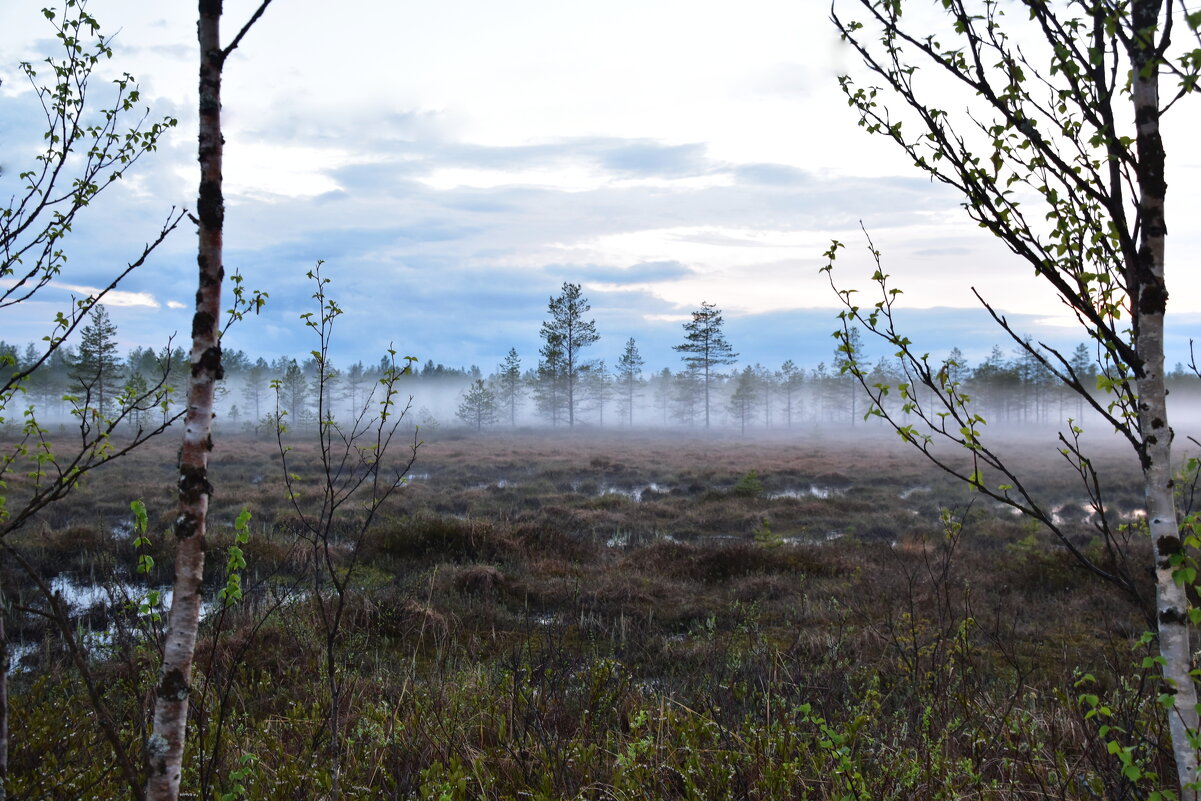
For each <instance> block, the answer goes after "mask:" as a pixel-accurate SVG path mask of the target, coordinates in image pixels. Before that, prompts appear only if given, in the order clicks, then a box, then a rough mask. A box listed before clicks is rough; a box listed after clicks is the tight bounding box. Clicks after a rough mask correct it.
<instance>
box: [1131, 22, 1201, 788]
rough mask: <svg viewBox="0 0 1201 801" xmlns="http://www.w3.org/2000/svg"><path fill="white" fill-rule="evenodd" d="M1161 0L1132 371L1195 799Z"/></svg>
mask: <svg viewBox="0 0 1201 801" xmlns="http://www.w3.org/2000/svg"><path fill="white" fill-rule="evenodd" d="M1159 12H1160V2H1159V0H1137V1H1136V2H1135V3H1134V5H1133V7H1132V14H1131V16H1132V21H1133V26H1132V28H1133V31H1132V33H1133V35H1134V36H1135V37H1140V36H1146V37H1147V39H1148V40H1147V41H1146V42H1143V43H1139V42H1136V43H1135V44H1134V46H1133V47H1132V48H1131V62H1132V65H1133V68H1134V69H1133V73H1134V75H1133V85H1132V97H1133V100H1134V118H1135V126H1136V130H1137V146H1138V183H1139V212H1140V215H1139V216H1140V222H1141V238H1140V241H1139V252H1138V258H1137V259H1136V261H1135V263H1134V264H1133V265H1132V270H1131V271H1132V275H1131V276H1130V277H1129V287H1130V290H1131V295H1132V296H1131V298H1130V300H1131V303H1132V304H1133V305H1134V307H1135V308H1134V319H1135V321H1136V322H1135V332H1134V334H1135V349H1136V351H1137V353H1138V355H1139V357H1140V358H1141V359H1142V364H1141V365H1139V369H1137V370H1136V371H1135V375H1136V376H1137V378H1136V381H1137V390H1138V425H1139V431H1140V434H1141V435H1142V441H1143V452H1142V453H1141V454H1140V456H1141V457H1142V460H1143V464H1142V468H1143V491H1144V494H1145V497H1146V502H1147V523H1148V527H1149V529H1150V534H1151V542H1152V544H1153V546H1154V549H1155V583H1156V619H1157V621H1158V627H1159V653H1160V656H1161V657H1162V658H1163V678H1164V683H1165V685H1166V686H1165V688H1164V692H1166V693H1167V694H1168V695H1169V696H1170V697H1171V699H1172V706H1171V708H1170V709H1169V710H1168V717H1169V723H1170V728H1171V734H1172V751H1173V753H1174V755H1175V757H1176V772H1177V778H1178V779H1179V782H1180V797H1181V799H1182V801H1197V798H1198V794H1197V791H1196V790H1188V789H1185V788H1186V787H1187V786H1188V785H1190V784H1192V783H1194V782H1196V781H1197V779H1198V776H1197V749H1196V748H1194V747H1193V746H1192V744H1191V742H1190V736H1195V735H1196V733H1197V729H1198V715H1197V688H1196V684H1195V683H1194V680H1193V677H1192V676H1190V675H1189V670H1190V668H1191V664H1192V648H1191V647H1190V643H1189V625H1188V609H1189V601H1188V597H1187V595H1186V588H1185V586H1184V585H1183V583H1177V582H1176V581H1175V580H1174V576H1173V574H1174V572H1175V570H1174V567H1175V566H1174V565H1173V564H1172V559H1173V557H1174V556H1176V555H1178V554H1180V553H1181V552H1182V551H1183V542H1182V540H1181V537H1180V527H1179V522H1178V521H1177V519H1176V502H1175V498H1174V497H1173V492H1172V429H1171V428H1170V427H1169V425H1168V412H1167V403H1166V400H1167V393H1166V391H1165V389H1164V375H1163V363H1164V339H1163V324H1164V313H1165V311H1166V308H1167V299H1168V293H1167V288H1166V284H1165V282H1164V263H1165V248H1164V246H1165V239H1166V236H1167V228H1166V226H1165V224H1164V199H1165V196H1166V194H1167V182H1166V181H1165V178H1164V165H1165V162H1166V158H1165V154H1164V148H1163V139H1162V138H1161V136H1160V130H1159V118H1160V111H1159V64H1158V59H1159V56H1158V55H1157V54H1155V53H1154V48H1155V47H1156V46H1157V45H1159V44H1160V43H1161V42H1160V37H1159V36H1155V35H1154V34H1153V32H1154V31H1155V26H1156V23H1157V22H1158V19H1159Z"/></svg>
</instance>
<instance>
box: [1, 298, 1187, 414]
mask: <svg viewBox="0 0 1201 801" xmlns="http://www.w3.org/2000/svg"><path fill="white" fill-rule="evenodd" d="M94 322H95V321H94ZM103 324H104V325H105V326H107V328H106V329H105V330H102V331H100V332H99V333H101V334H102V336H100V337H99V338H97V337H96V336H95V335H96V334H97V333H98V332H97V330H95V329H94V330H92V331H90V332H87V331H85V337H84V342H83V343H82V344H80V345H78V346H73V347H65V348H61V349H59V350H56V351H55V352H54V353H52V354H51V357H50V358H49V359H48V360H47V361H46V362H45V363H44V364H42V365H41V366H40V367H38V369H37V370H35V371H33V373H32V374H31V375H30V376H29V378H28V379H27V380H26V382H25V384H24V387H25V398H26V400H27V401H28V404H29V405H30V406H33V407H34V408H35V409H36V410H37V412H38V415H39V417H42V418H45V419H63V418H68V417H69V416H70V415H71V413H72V412H73V411H75V412H77V410H78V408H79V407H80V405H81V404H80V396H81V394H87V396H88V397H89V398H90V400H89V401H88V403H89V404H90V405H92V406H95V407H100V408H106V409H108V410H111V407H112V406H114V405H119V404H120V403H121V402H122V399H123V398H125V397H133V396H134V394H136V393H131V392H129V389H130V388H131V387H132V388H133V389H135V390H136V389H137V388H138V387H143V386H145V385H146V384H147V383H153V382H155V381H157V380H158V379H159V377H160V376H161V375H162V374H163V373H164V372H165V371H166V372H168V374H169V378H168V380H167V382H166V387H167V390H166V392H165V393H164V395H163V402H162V403H160V404H158V405H157V406H155V407H154V408H148V409H143V410H138V411H137V413H135V414H133V415H131V416H130V417H129V421H130V424H131V425H132V426H137V425H139V424H141V423H142V422H143V421H144V420H145V415H150V414H154V415H158V414H162V415H164V416H165V415H169V414H171V413H173V411H175V410H177V409H178V408H179V405H180V404H181V403H182V387H183V386H184V378H185V377H186V375H187V371H188V369H189V368H188V357H187V354H186V353H185V352H184V351H183V349H182V348H178V347H176V348H171V349H169V350H161V351H155V350H153V349H150V348H140V347H139V348H134V349H133V350H131V351H129V352H128V353H127V354H126V355H125V357H124V358H120V357H119V356H118V355H117V354H116V347H115V345H114V344H113V343H114V342H115V336H116V330H115V328H114V327H112V325H111V323H108V322H107V318H105V319H104V320H103ZM40 355H41V349H39V348H37V347H36V346H35V345H34V344H33V343H30V344H28V345H26V346H25V347H18V346H16V345H11V344H8V343H5V342H2V341H0V375H2V374H3V373H5V372H8V373H11V372H12V371H16V370H21V369H24V368H25V367H27V366H29V364H30V363H31V360H35V359H37V358H39V357H40ZM681 361H682V362H683V364H682V365H681V367H680V368H679V369H677V370H674V371H673V370H672V369H671V368H668V367H664V368H662V369H660V370H658V371H645V370H644V369H643V360H642V358H641V356H640V354H639V353H638V350H637V344H636V342H635V341H634V340H633V339H630V340H628V341H627V343H626V349H625V352H624V353H623V355H622V358H621V359H620V360H619V363H618V365H617V367H616V368H612V367H610V366H609V365H607V364H606V363H605V362H604V361H587V362H581V363H579V364H578V365H575V368H576V371H577V372H576V381H575V384H574V386H573V387H572V391H571V394H570V398H569V397H568V393H567V392H566V391H565V389H564V386H565V384H564V382H565V378H564V375H563V374H562V371H559V370H555V369H550V368H548V365H547V360H546V359H545V358H543V359H540V360H539V361H538V362H537V363H536V364H535V365H533V366H529V367H526V366H525V365H524V364H523V360H522V357H521V355H520V354H519V353H518V352H517V350H516V349H511V350H510V351H509V354H508V356H507V358H506V359H505V361H504V362H503V363H501V364H500V365H497V367H496V369H495V370H493V371H492V372H490V373H487V374H485V373H484V371H482V370H481V369H480V368H479V367H477V366H474V365H472V366H470V367H467V368H463V367H450V366H447V365H444V364H440V363H435V362H434V361H433V360H428V361H426V362H424V364H420V365H418V364H414V366H413V367H412V368H411V371H412V372H411V376H409V377H407V378H405V379H404V381H405V382H406V384H407V386H406V387H405V390H406V391H407V392H408V394H410V395H412V396H413V398H414V402H413V412H412V413H413V417H414V421H415V422H417V423H420V424H422V425H425V426H430V425H434V424H438V425H451V424H463V425H468V426H471V427H472V428H485V427H492V426H526V425H538V424H544V425H550V426H565V425H567V424H568V420H569V417H568V413H569V407H568V403H569V402H570V403H571V404H572V406H571V409H570V413H571V417H570V420H571V422H572V423H573V424H576V425H584V426H590V427H600V426H603V427H614V426H684V427H687V426H704V425H705V418H706V415H705V406H706V392H705V380H704V376H703V374H702V371H701V369H700V368H699V367H698V366H697V364H696V359H695V358H691V361H690V357H689V355H688V354H687V353H685V355H684V356H683V357H682V358H681ZM1070 361H1071V364H1072V366H1073V369H1074V370H1075V371H1076V373H1077V375H1078V376H1080V377H1081V379H1082V382H1083V383H1085V384H1088V385H1092V384H1095V383H1096V374H1097V368H1096V364H1095V362H1094V361H1093V359H1092V357H1091V354H1090V353H1089V351H1088V349H1087V347H1086V346H1084V345H1080V346H1079V347H1078V348H1077V349H1076V351H1075V352H1074V353H1073V354H1072V358H1071V360H1070ZM223 363H224V366H225V377H226V380H225V381H224V382H223V383H222V384H220V385H219V389H218V396H219V397H218V410H219V416H220V422H221V424H222V425H223V426H228V425H229V424H231V423H232V424H233V425H234V426H236V427H238V428H240V429H246V430H258V431H260V432H261V433H268V432H270V431H273V430H274V423H275V419H276V418H275V415H276V412H277V410H278V411H279V412H282V413H284V414H285V415H286V419H287V423H288V425H290V426H292V427H298V426H299V427H306V426H313V425H315V424H316V422H317V419H318V408H319V406H318V400H319V398H318V390H317V387H318V385H319V383H318V380H317V379H318V363H317V361H316V360H315V359H314V358H312V357H311V356H310V357H306V358H303V359H296V358H291V357H281V358H277V359H274V360H271V361H268V360H266V359H264V358H262V357H254V356H253V355H251V354H247V353H246V352H244V351H241V350H227V351H225V352H224V354H223ZM845 365H846V361H845V356H844V355H843V354H841V353H839V352H837V351H836V352H834V353H833V354H832V357H831V360H830V361H829V362H828V363H827V362H821V363H819V364H817V365H816V366H813V367H808V368H807V367H802V366H799V365H797V364H796V363H794V362H793V361H791V360H788V361H785V362H784V363H783V364H781V365H780V366H779V367H776V368H773V367H769V366H766V365H763V364H758V363H756V364H751V365H749V366H745V367H742V368H740V369H731V370H729V371H728V372H722V371H720V370H716V369H711V370H710V371H709V401H708V406H709V411H710V420H711V423H712V424H713V425H726V426H734V427H738V428H741V429H743V430H746V429H750V428H773V429H785V428H796V427H802V426H814V425H839V426H862V425H864V424H865V421H864V416H865V413H866V412H867V407H866V405H865V404H866V401H865V398H864V395H863V391H862V389H861V388H860V387H859V386H858V384H857V382H856V381H855V379H854V378H853V377H852V376H851V375H850V374H848V373H847V372H844V370H843V367H844V366H845ZM388 366H389V365H388V363H387V360H386V359H385V360H381V361H380V362H379V363H364V362H362V361H357V362H355V363H353V364H350V365H347V366H345V367H342V366H337V365H329V367H328V369H329V370H330V376H329V377H328V378H327V381H326V396H325V398H324V399H322V400H323V404H322V408H324V409H325V410H326V413H327V414H332V415H333V416H334V417H335V418H338V419H346V418H348V417H350V416H351V415H352V414H353V413H354V412H355V410H357V409H361V408H362V407H363V405H364V404H365V403H368V402H369V398H370V395H371V393H372V390H373V389H374V388H375V387H376V386H377V385H378V382H379V379H380V377H381V376H382V375H383V373H384V371H386V370H387V369H388ZM932 369H935V370H938V373H937V380H939V381H946V382H952V381H953V382H957V383H958V384H959V385H960V387H961V390H962V391H964V392H966V393H967V394H968V395H969V396H971V398H972V400H973V402H974V404H975V409H976V411H977V412H978V413H979V414H981V415H982V416H984V417H985V418H986V419H987V420H988V421H989V422H990V423H1008V424H1022V423H1038V424H1052V423H1059V422H1061V421H1062V420H1064V419H1066V418H1068V417H1074V418H1077V419H1080V418H1081V417H1082V416H1083V414H1084V405H1083V402H1082V401H1081V400H1080V399H1079V398H1078V397H1076V396H1074V395H1073V394H1072V393H1071V392H1070V391H1069V390H1067V389H1065V388H1064V387H1063V386H1062V385H1061V384H1060V383H1059V382H1058V381H1057V380H1056V379H1055V377H1054V376H1053V375H1052V374H1051V373H1050V372H1049V371H1048V370H1047V369H1046V368H1044V367H1043V366H1042V365H1040V364H1039V363H1038V362H1037V361H1036V360H1034V359H1033V358H1031V357H1030V356H1029V354H1026V353H1024V352H1017V353H1015V354H1014V355H1006V353H1005V352H1004V351H1003V350H1002V349H1001V348H1000V347H994V348H993V349H992V352H991V353H990V354H989V356H988V357H987V358H986V359H984V360H983V361H981V362H980V363H979V364H976V365H972V364H970V363H969V362H968V361H967V359H966V358H964V356H963V354H962V353H961V351H960V350H959V349H958V348H956V349H953V350H952V351H951V353H950V355H949V357H948V359H946V360H945V361H940V362H938V363H937V364H935V365H934V367H933V368H932ZM865 372H866V373H867V375H866V379H867V382H868V384H869V385H876V384H887V385H890V386H892V387H897V386H898V385H900V384H905V383H910V382H912V379H911V378H908V377H906V376H903V375H901V374H899V372H898V368H897V363H896V362H895V360H890V359H887V358H880V359H878V360H877V361H876V362H875V364H874V365H873V366H872V367H871V369H870V370H866V369H865ZM1189 379H1191V381H1190V380H1189ZM1168 380H1169V384H1170V385H1171V386H1173V387H1174V389H1177V390H1178V389H1183V388H1186V387H1192V385H1193V384H1194V383H1195V382H1196V379H1195V377H1194V376H1192V373H1191V372H1190V371H1188V370H1187V369H1186V368H1185V367H1184V366H1183V365H1179V364H1178V365H1176V367H1175V369H1174V370H1173V371H1172V372H1170V373H1169V374H1168ZM106 388H107V389H106ZM888 401H889V402H890V410H891V411H899V410H900V408H901V405H902V403H903V401H902V400H901V393H899V392H898V391H896V390H895V389H894V390H893V391H892V392H891V393H890V394H889V395H888ZM15 412H16V410H14V409H10V410H8V414H7V418H8V420H9V423H10V424H13V423H17V422H18V421H19V415H16V414H14V413H15ZM868 422H869V423H870V422H871V421H870V419H869V421H868Z"/></svg>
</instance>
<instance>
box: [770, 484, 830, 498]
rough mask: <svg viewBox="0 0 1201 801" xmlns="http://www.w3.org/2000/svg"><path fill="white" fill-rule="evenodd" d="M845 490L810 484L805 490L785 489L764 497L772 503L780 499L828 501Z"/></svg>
mask: <svg viewBox="0 0 1201 801" xmlns="http://www.w3.org/2000/svg"><path fill="white" fill-rule="evenodd" d="M845 492H846V490H843V489H838V488H836V487H824V486H821V485H818V484H810V485H809V486H808V487H807V488H801V489H786V490H780V491H779V492H769V493H767V495H766V497H767V499H768V500H771V501H774V500H778V499H780V498H796V499H798V500H800V499H804V498H817V499H818V500H823V501H824V500H828V499H829V498H835V497H837V496H839V495H842V494H844V493H845Z"/></svg>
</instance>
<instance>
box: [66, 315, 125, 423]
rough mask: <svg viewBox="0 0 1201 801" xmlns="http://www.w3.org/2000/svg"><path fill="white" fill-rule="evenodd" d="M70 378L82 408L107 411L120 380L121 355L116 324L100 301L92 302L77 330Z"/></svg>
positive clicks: (104, 413) (98, 411)
mask: <svg viewBox="0 0 1201 801" xmlns="http://www.w3.org/2000/svg"><path fill="white" fill-rule="evenodd" d="M71 379H72V380H73V381H74V382H76V383H77V384H78V385H79V387H80V388H81V389H82V391H83V408H85V409H91V410H93V411H94V412H97V413H99V414H100V415H106V414H108V412H109V409H108V407H109V406H111V405H112V399H113V396H114V395H115V393H116V388H117V382H118V381H120V380H121V359H120V358H119V357H118V356H117V326H116V325H114V324H113V321H112V320H111V319H110V318H109V316H108V310H107V309H105V308H104V306H103V305H102V304H99V303H97V304H96V306H95V308H93V309H92V313H91V315H89V321H88V324H87V325H85V326H84V327H83V328H82V329H81V330H80V334H79V352H78V355H77V356H76V360H75V363H74V364H73V365H72V368H71Z"/></svg>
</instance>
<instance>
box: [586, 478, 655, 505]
mask: <svg viewBox="0 0 1201 801" xmlns="http://www.w3.org/2000/svg"><path fill="white" fill-rule="evenodd" d="M644 492H656V493H659V494H660V495H666V494H668V493H670V492H671V489H670V488H669V487H665V486H663V485H662V484H656V483H654V482H653V481H652V482H651V483H650V484H645V485H643V486H641V487H634V488H633V489H625V488H623V487H612V486H602V487H601V488H600V489H599V490H598V491H597V493H596V496H597V497H598V498H599V497H601V496H602V495H622V496H624V497H626V498H629V499H630V500H632V501H637V502H638V503H641V502H642V493H644Z"/></svg>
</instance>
